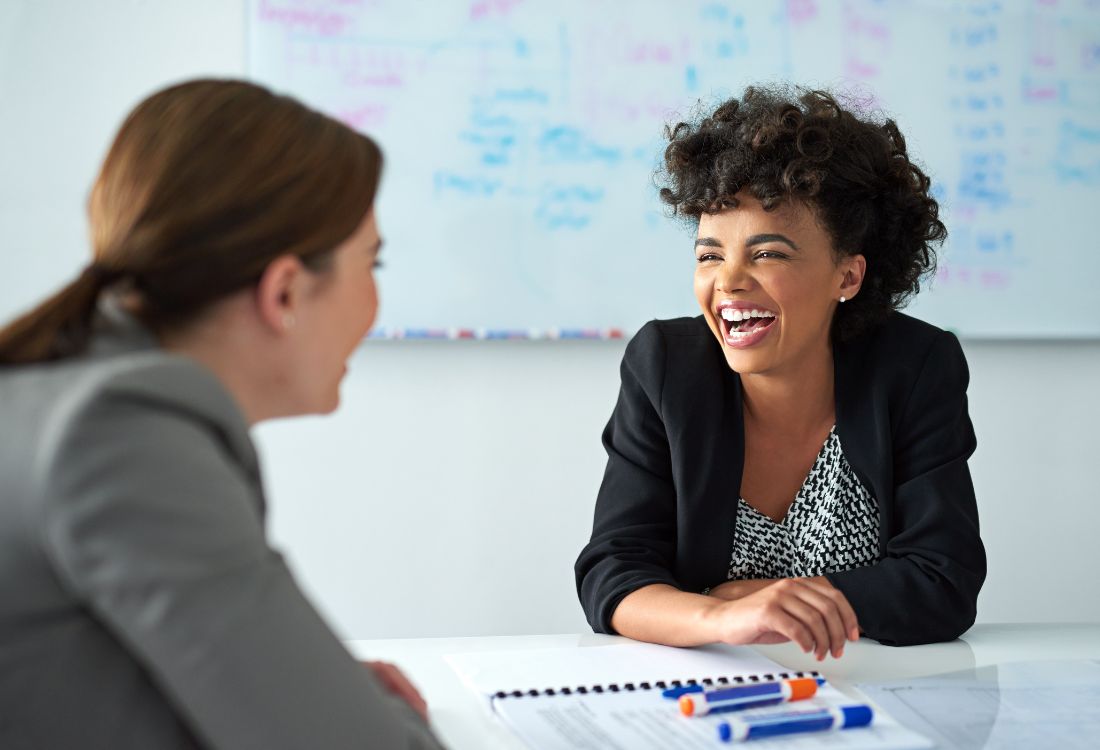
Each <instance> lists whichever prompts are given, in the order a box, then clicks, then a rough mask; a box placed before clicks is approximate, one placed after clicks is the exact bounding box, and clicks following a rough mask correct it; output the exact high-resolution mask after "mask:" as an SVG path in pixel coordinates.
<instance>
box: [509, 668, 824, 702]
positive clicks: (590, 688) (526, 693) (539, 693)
mask: <svg viewBox="0 0 1100 750" xmlns="http://www.w3.org/2000/svg"><path fill="white" fill-rule="evenodd" d="M819 676H820V674H819V673H818V672H775V673H772V672H765V673H764V674H750V675H747V676H737V677H704V678H703V679H701V680H667V681H666V680H657V681H655V682H638V683H633V682H624V683H622V684H620V683H617V682H611V683H608V684H607V685H579V686H577V687H560V688H543V689H542V690H537V689H533V688H532V689H528V690H498V691H497V692H496V693H494V694H493V698H494V699H496V698H539V697H548V696H552V695H574V694H576V695H588V694H589V693H593V694H596V695H598V694H600V693H619V692H634V691H637V690H667V689H668V688H678V687H684V686H685V685H699V684H702V685H704V686H707V687H711V686H714V685H745V684H755V683H758V682H775V681H776V680H793V679H795V678H797V677H815V678H816V677H819Z"/></svg>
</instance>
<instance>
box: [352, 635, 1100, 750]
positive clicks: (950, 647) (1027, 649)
mask: <svg viewBox="0 0 1100 750" xmlns="http://www.w3.org/2000/svg"><path fill="white" fill-rule="evenodd" d="M617 643H633V641H630V640H629V639H627V638H620V637H617V636H607V635H596V634H593V633H586V634H579V635H578V634H571V635H522V636H490V637H478V638H417V639H380V640H359V641H348V642H347V645H348V647H349V649H350V650H351V651H352V653H353V654H354V655H355V656H356V657H357V658H360V659H382V660H385V661H390V662H393V663H395V664H397V665H398V666H399V667H400V668H401V669H402V670H403V671H404V672H405V674H406V675H408V676H409V678H410V679H411V680H412V681H413V682H414V683H415V684H416V686H417V687H418V688H419V689H420V692H421V693H422V694H423V695H424V698H425V699H426V700H427V701H428V706H429V708H430V710H431V716H432V726H433V728H434V729H435V731H436V733H437V734H438V735H439V737H440V738H441V739H442V740H443V742H444V744H445V745H446V746H447V747H449V748H453V750H467V748H469V749H470V750H473V749H474V748H478V749H479V750H496V749H501V750H523V749H524V748H525V745H523V743H521V742H520V741H519V740H518V739H517V738H515V737H514V736H513V735H512V734H511V733H510V732H509V731H508V730H507V729H506V728H505V727H504V726H503V725H502V724H500V723H499V722H497V721H495V720H493V718H492V715H491V713H490V711H489V709H488V703H487V702H486V701H485V700H484V699H483V698H481V697H479V696H477V695H475V694H474V693H473V692H472V691H470V690H469V689H467V688H466V687H465V686H464V685H463V684H462V682H461V681H460V680H459V678H458V676H457V675H456V674H455V673H454V671H453V670H452V669H451V668H450V666H448V664H447V663H446V662H445V661H444V659H443V657H444V656H446V655H447V654H458V653H466V652H471V651H506V650H526V649H534V648H572V647H584V646H602V645H611V644H617ZM753 648H754V649H756V650H757V651H758V652H759V653H761V654H763V655H764V656H766V657H768V658H769V659H773V660H774V661H777V662H779V663H780V664H782V665H783V666H785V667H787V668H789V669H792V670H814V669H816V670H817V671H818V672H820V673H821V674H822V675H823V676H824V677H826V678H827V679H828V680H829V681H830V682H835V683H840V684H841V685H843V684H845V683H847V684H851V683H855V682H862V681H870V680H889V679H905V678H910V677H922V676H927V675H933V674H939V673H943V672H953V671H957V670H961V669H972V668H975V667H984V666H989V665H993V664H1003V663H1006V662H1012V661H1030V660H1038V659H1100V623H1095V624H1092V623H1079V624H986V625H976V626H974V627H973V628H972V629H971V630H970V631H968V632H967V633H966V634H965V635H963V637H962V638H960V639H959V640H957V641H950V642H948V643H934V644H930V645H927V646H909V647H906V648H893V647H890V646H882V645H880V644H878V643H876V642H875V641H872V640H869V639H866V638H865V639H862V640H860V641H859V642H858V643H851V644H849V645H848V646H846V647H845V651H844V656H843V657H842V658H840V659H838V660H834V659H831V658H827V659H826V660H825V661H824V662H818V661H816V660H815V659H814V658H813V657H812V656H807V655H806V654H803V653H802V651H801V650H800V649H799V648H798V647H797V646H796V645H794V644H790V643H785V644H780V645H776V646H754V647H753Z"/></svg>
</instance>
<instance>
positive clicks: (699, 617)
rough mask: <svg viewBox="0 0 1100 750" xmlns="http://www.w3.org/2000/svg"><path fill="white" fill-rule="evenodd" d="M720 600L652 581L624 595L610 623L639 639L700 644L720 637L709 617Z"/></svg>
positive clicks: (678, 644) (666, 642) (680, 643)
mask: <svg viewBox="0 0 1100 750" xmlns="http://www.w3.org/2000/svg"><path fill="white" fill-rule="evenodd" d="M721 603H722V600H720V599H717V598H715V597H710V596H704V595H702V594H690V593H688V592H686V591H680V590H679V589H677V588H675V587H673V586H669V585H668V584H665V583H654V584H650V585H648V586H643V587H642V588H640V589H637V590H636V591H632V592H631V593H629V594H627V595H626V597H624V598H623V600H622V601H621V602H619V606H618V607H617V608H616V609H615V613H614V614H613V615H612V616H611V626H612V627H613V628H614V629H615V631H616V632H617V633H619V634H620V635H624V636H626V637H628V638H633V639H635V640H638V641H647V642H649V643H660V644H663V645H666V646H701V645H703V644H705V643H714V642H716V641H719V640H721V638H720V634H719V632H718V628H717V626H716V623H715V622H713V618H712V617H711V616H712V614H713V612H714V610H715V609H716V607H718V606H719V605H720V604H721Z"/></svg>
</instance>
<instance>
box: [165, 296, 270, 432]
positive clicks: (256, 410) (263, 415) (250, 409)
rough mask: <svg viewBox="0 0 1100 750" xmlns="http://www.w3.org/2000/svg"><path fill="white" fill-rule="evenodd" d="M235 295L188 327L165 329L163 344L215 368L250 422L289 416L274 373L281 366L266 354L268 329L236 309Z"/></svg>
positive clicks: (215, 375) (214, 372)
mask: <svg viewBox="0 0 1100 750" xmlns="http://www.w3.org/2000/svg"><path fill="white" fill-rule="evenodd" d="M233 307H234V303H233V302H232V301H229V302H226V303H223V305H221V306H219V309H217V310H214V311H212V312H211V313H210V314H208V315H205V316H203V318H202V319H201V320H199V321H196V322H195V323H192V324H190V325H188V326H187V327H186V328H184V329H182V330H178V331H172V332H167V333H163V334H161V335H160V343H161V346H163V347H164V349H166V350H168V351H171V352H175V353H176V354H182V355H184V356H187V357H190V358H191V359H193V360H195V361H197V362H198V363H199V364H201V365H203V366H205V367H206V368H207V369H208V370H210V371H211V372H212V373H213V374H214V377H216V378H217V379H218V380H219V381H220V382H221V384H222V385H223V386H224V387H225V389H226V390H227V391H229V394H230V395H231V396H232V397H233V400H234V401H236V402H237V405H238V406H239V407H240V409H241V412H242V413H243V414H244V417H245V421H246V422H247V423H248V426H249V427H251V426H253V425H254V424H256V423H258V422H262V421H264V420H266V419H272V418H274V417H278V416H284V415H283V413H282V410H280V409H279V403H280V398H279V393H280V386H279V384H278V383H277V382H275V379H274V378H273V376H272V373H275V372H278V371H279V368H278V367H277V366H275V363H273V362H271V361H269V359H270V358H269V357H268V356H265V354H266V352H265V351H264V347H262V346H257V342H261V341H263V340H264V339H263V336H264V332H263V331H260V330H256V326H254V325H252V324H250V322H249V320H248V318H247V316H245V315H241V314H237V311H234V310H233Z"/></svg>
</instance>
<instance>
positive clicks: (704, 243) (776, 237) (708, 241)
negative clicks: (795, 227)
mask: <svg viewBox="0 0 1100 750" xmlns="http://www.w3.org/2000/svg"><path fill="white" fill-rule="evenodd" d="M765 242H782V243H783V244H784V245H787V246H789V247H790V248H791V249H792V250H798V249H799V248H798V245H796V244H794V241H793V240H791V239H790V238H789V237H786V236H784V235H782V234H754V235H753V236H752V237H749V238H748V239H747V240H745V247H752V246H754V245H763V244H764V243H765ZM695 247H725V245H723V244H722V243H721V242H720V241H718V240H717V239H715V238H714V237H698V238H696V240H695Z"/></svg>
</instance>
